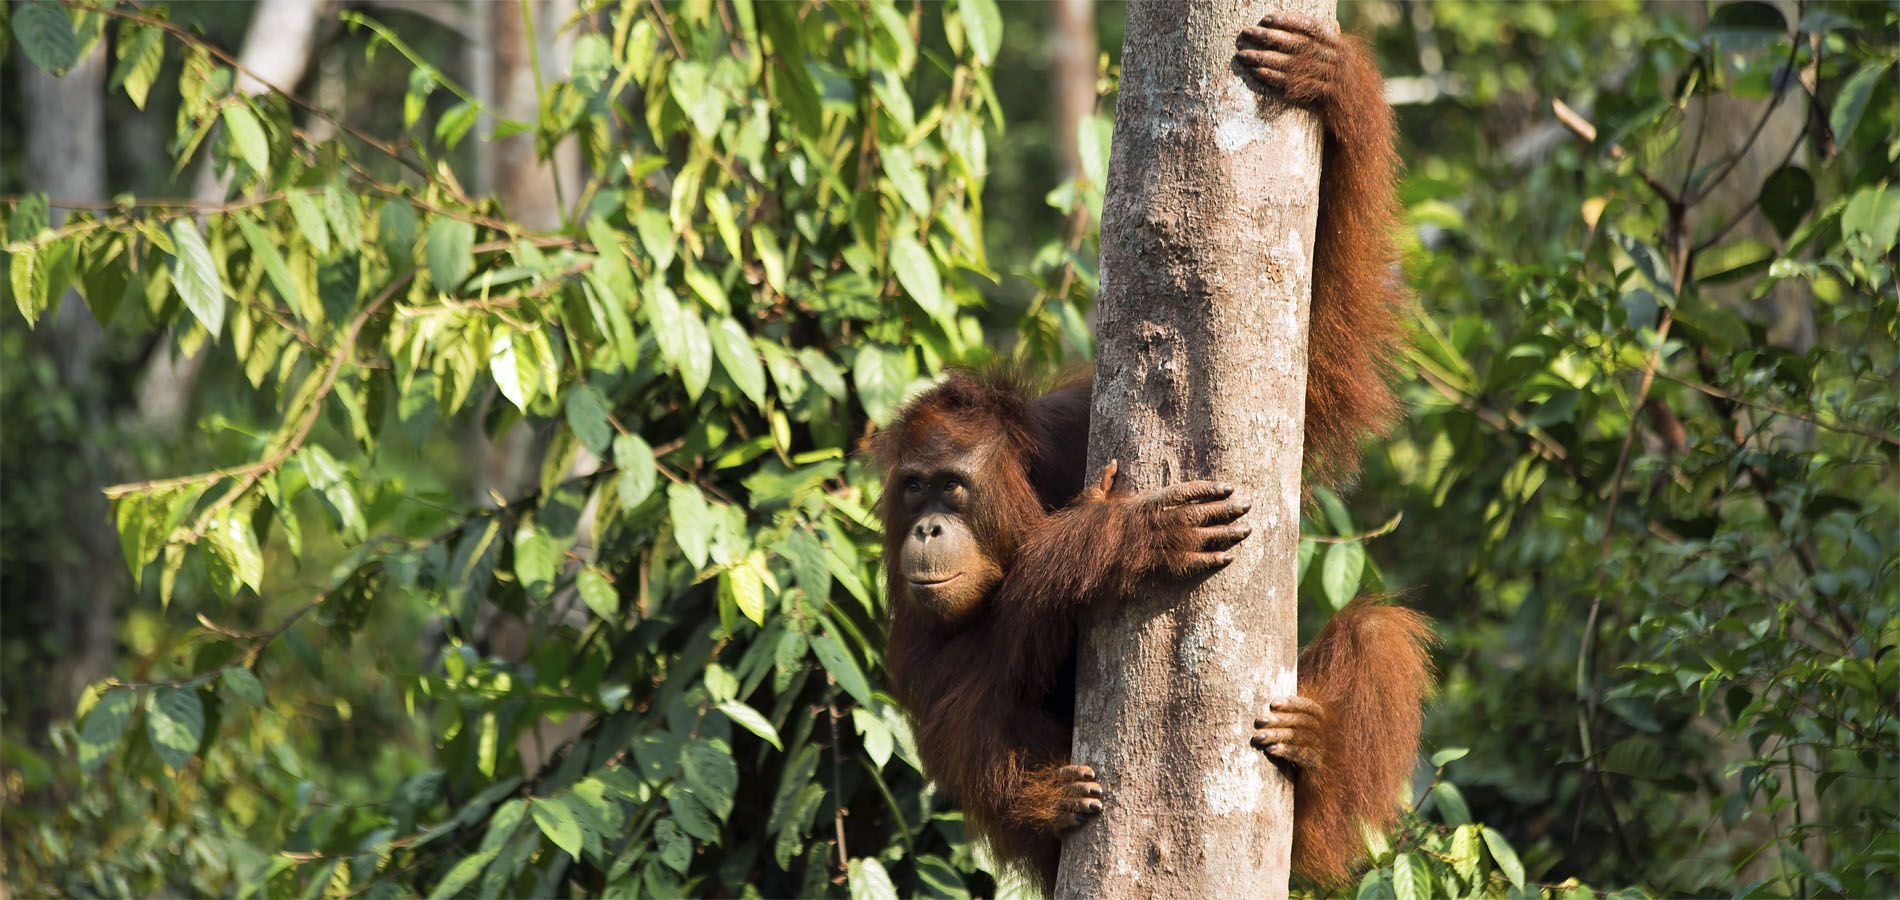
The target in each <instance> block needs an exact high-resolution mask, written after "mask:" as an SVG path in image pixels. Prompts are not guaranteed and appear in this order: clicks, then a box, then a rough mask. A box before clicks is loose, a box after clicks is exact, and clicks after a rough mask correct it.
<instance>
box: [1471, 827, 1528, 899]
mask: <svg viewBox="0 0 1900 900" xmlns="http://www.w3.org/2000/svg"><path fill="white" fill-rule="evenodd" d="M1481 833H1482V834H1483V835H1484V846H1485V847H1486V848H1487V849H1489V850H1490V851H1491V858H1492V859H1493V860H1496V861H1497V864H1498V868H1499V869H1502V870H1504V877H1506V878H1509V879H1511V884H1513V885H1516V886H1518V887H1523V886H1524V864H1523V863H1521V862H1518V859H1517V851H1516V850H1513V849H1511V842H1510V841H1507V840H1505V839H1504V835H1502V834H1499V833H1498V832H1497V830H1496V829H1494V828H1492V827H1490V826H1489V825H1486V826H1484V828H1483V830H1482V832H1481Z"/></svg>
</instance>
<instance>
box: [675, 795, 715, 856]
mask: <svg viewBox="0 0 1900 900" xmlns="http://www.w3.org/2000/svg"><path fill="white" fill-rule="evenodd" d="M666 808H667V811H668V812H671V813H672V814H673V821H675V822H678V823H679V826H680V830H682V831H684V832H686V833H687V834H690V835H692V836H693V837H695V838H698V839H699V840H701V841H704V842H706V843H708V844H716V843H718V842H719V824H718V823H717V822H714V821H713V815H712V812H711V811H709V810H707V809H706V804H704V803H701V802H699V800H698V799H697V798H695V797H694V796H693V793H692V792H691V791H688V790H687V789H686V788H685V787H684V786H679V785H676V786H674V788H673V789H672V790H670V791H668V792H667V793H666Z"/></svg>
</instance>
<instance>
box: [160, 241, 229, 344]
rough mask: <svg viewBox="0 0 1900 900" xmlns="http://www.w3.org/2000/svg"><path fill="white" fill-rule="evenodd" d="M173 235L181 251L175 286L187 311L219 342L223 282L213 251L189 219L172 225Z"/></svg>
mask: <svg viewBox="0 0 1900 900" xmlns="http://www.w3.org/2000/svg"><path fill="white" fill-rule="evenodd" d="M171 235H172V242H173V244H174V246H176V247H177V250H178V255H177V256H175V257H173V261H174V263H175V265H174V266H173V268H172V283H173V284H176V285H177V286H178V294H179V296H180V297H181V298H183V299H184V301H185V307H186V308H187V309H190V310H191V314H192V315H194V316H196V317H198V323H199V324H201V325H203V326H204V327H205V330H206V331H208V332H211V336H212V337H213V338H216V337H217V336H218V332H219V331H221V330H223V328H224V282H223V281H222V280H220V279H219V277H218V266H217V263H215V262H213V261H212V259H211V248H210V247H207V246H205V239H204V235H202V234H199V233H198V226H197V224H196V223H194V222H192V220H191V217H189V216H186V217H184V218H181V219H176V220H174V221H173V222H172V227H171Z"/></svg>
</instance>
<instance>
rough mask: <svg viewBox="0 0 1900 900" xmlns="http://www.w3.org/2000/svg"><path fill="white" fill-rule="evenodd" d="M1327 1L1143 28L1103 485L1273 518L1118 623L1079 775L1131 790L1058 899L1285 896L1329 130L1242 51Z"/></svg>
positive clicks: (1092, 669)
mask: <svg viewBox="0 0 1900 900" xmlns="http://www.w3.org/2000/svg"><path fill="white" fill-rule="evenodd" d="M1269 11H1275V12H1282V11H1284V12H1305V13H1309V14H1313V15H1319V16H1330V15H1331V13H1332V5H1331V4H1330V3H1328V2H1324V0H1284V2H1276V3H1271V4H1264V5H1263V4H1258V3H1242V2H1238V0H1203V2H1196V3H1190V4H1182V3H1172V2H1167V0H1141V2H1131V3H1130V4H1129V5H1128V20H1127V31H1126V38H1125V41H1124V44H1123V46H1122V78H1121V92H1120V96H1119V98H1118V100H1117V103H1116V107H1115V141H1114V151H1113V154H1112V157H1111V159H1110V163H1109V175H1108V196H1107V202H1106V204H1105V206H1104V209H1103V214H1102V290H1101V299H1100V301H1099V304H1098V311H1099V315H1100V323H1101V324H1100V329H1099V330H1100V335H1099V338H1098V348H1097V356H1096V363H1095V397H1094V409H1093V418H1092V422H1093V425H1092V427H1091V430H1090V433H1089V461H1090V466H1091V469H1090V471H1091V472H1095V471H1099V469H1100V467H1101V466H1102V465H1104V464H1106V463H1107V462H1108V461H1109V460H1110V459H1116V460H1119V461H1120V464H1121V472H1122V473H1123V477H1124V479H1125V481H1124V483H1123V484H1124V486H1125V487H1126V488H1128V489H1130V490H1136V491H1142V490H1149V489H1152V488H1156V487H1160V486H1162V485H1165V484H1171V483H1174V482H1179V481H1183V480H1190V479H1199V478H1208V479H1218V480H1222V481H1228V482H1231V483H1233V484H1236V485H1238V486H1240V488H1241V490H1242V492H1244V493H1245V495H1246V496H1247V497H1248V498H1249V499H1251V500H1252V501H1253V510H1252V512H1250V513H1249V514H1248V516H1247V518H1246V519H1245V520H1243V521H1246V522H1247V523H1249V524H1250V525H1252V527H1253V530H1254V533H1253V536H1252V537H1251V538H1249V539H1248V540H1246V541H1243V542H1242V543H1241V544H1240V545H1239V546H1238V547H1237V548H1236V551H1235V560H1234V562H1233V564H1232V565H1230V566H1229V567H1228V568H1227V569H1226V570H1224V571H1222V572H1220V573H1218V574H1216V575H1214V576H1213V577H1211V578H1209V579H1207V580H1206V581H1204V582H1202V583H1200V584H1198V585H1190V586H1187V587H1183V588H1174V587H1164V588H1157V589H1155V590H1153V591H1151V592H1149V593H1148V594H1147V595H1146V596H1143V597H1140V598H1136V599H1134V600H1133V601H1131V602H1129V603H1126V604H1123V605H1120V606H1118V607H1113V608H1105V609H1100V610H1097V611H1096V612H1095V613H1094V614H1093V616H1092V618H1091V620H1090V621H1088V622H1086V623H1085V625H1084V628H1083V634H1082V640H1081V651H1080V653H1081V656H1080V664H1079V667H1078V670H1077V679H1078V685H1077V688H1078V689H1077V697H1076V701H1077V702H1076V732H1075V745H1074V757H1073V758H1074V759H1075V761H1076V762H1079V763H1086V764H1089V765H1092V766H1094V767H1095V769H1096V772H1097V773H1098V775H1099V776H1100V778H1101V781H1102V784H1103V786H1104V788H1105V789H1106V791H1107V794H1108V796H1107V799H1106V803H1105V805H1106V809H1105V810H1104V812H1103V814H1102V816H1101V819H1100V820H1099V821H1097V822H1095V823H1093V824H1090V825H1086V826H1084V827H1082V828H1080V829H1078V830H1077V831H1075V832H1074V833H1073V834H1072V835H1071V836H1070V837H1069V839H1068V842H1067V844H1066V846H1065V847H1064V852H1063V855H1062V869H1061V874H1060V877H1059V879H1058V881H1057V894H1058V895H1059V896H1067V897H1110V898H1114V897H1133V896H1142V897H1208V896H1229V895H1234V894H1236V893H1241V894H1247V895H1252V896H1284V895H1285V893H1286V890H1287V878H1288V865H1289V855H1290V851H1291V845H1292V822H1293V819H1292V813H1293V792H1292V787H1291V785H1290V784H1289V783H1288V782H1287V780H1286V779H1285V778H1284V777H1283V776H1281V775H1280V773H1279V772H1278V770H1276V769H1275V768H1274V766H1273V765H1272V764H1271V763H1270V762H1268V761H1267V759H1266V758H1265V757H1264V756H1263V755H1262V754H1261V753H1260V752H1259V751H1258V750H1255V749H1254V748H1253V747H1252V746H1250V745H1249V743H1248V739H1249V738H1250V737H1251V735H1252V731H1253V720H1254V718H1255V717H1256V716H1257V715H1259V714H1260V713H1261V712H1262V711H1263V710H1264V709H1265V708H1266V703H1267V701H1268V700H1269V699H1271V698H1274V697H1279V696H1290V695H1292V694H1293V693H1294V692H1295V673H1294V660H1295V657H1296V653H1297V644H1298V610H1297V608H1296V597H1295V587H1296V585H1295V578H1294V575H1295V571H1296V557H1297V553H1298V548H1299V512H1300V502H1301V491H1300V448H1301V423H1302V416H1303V412H1304V406H1305V394H1306V326H1307V306H1308V302H1309V299H1310V295H1311V291H1312V272H1311V267H1312V250H1313V238H1314V225H1315V217H1316V215H1317V210H1318V205H1317V194H1318V187H1319V165H1320V131H1319V126H1318V122H1317V120H1316V119H1315V118H1314V117H1313V116H1312V115H1310V114H1309V113H1307V112H1304V111H1301V110H1296V109H1292V108H1290V107H1287V106H1286V105H1284V104H1282V103H1280V102H1279V101H1278V100H1277V99H1272V98H1268V97H1266V96H1264V95H1262V94H1260V93H1257V92H1256V91H1255V90H1254V89H1253V87H1252V85H1251V83H1250V81H1249V80H1247V79H1246V78H1245V77H1244V76H1243V75H1242V74H1241V72H1240V70H1239V69H1238V68H1237V67H1236V66H1235V65H1234V64H1233V61H1232V58H1233V54H1234V50H1235V37H1236V35H1237V34H1238V33H1239V31H1240V29H1241V28H1243V27H1245V26H1248V25H1252V24H1254V23H1256V22H1257V21H1258V20H1259V18H1260V16H1261V15H1262V14H1264V13H1266V12H1269Z"/></svg>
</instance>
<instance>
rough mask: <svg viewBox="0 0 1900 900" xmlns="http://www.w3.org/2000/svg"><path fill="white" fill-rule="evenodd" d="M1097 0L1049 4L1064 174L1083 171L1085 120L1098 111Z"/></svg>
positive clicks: (1058, 150) (1058, 140)
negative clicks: (1082, 140)
mask: <svg viewBox="0 0 1900 900" xmlns="http://www.w3.org/2000/svg"><path fill="white" fill-rule="evenodd" d="M1098 52H1099V51H1098V50H1097V47H1096V43H1095V0H1056V2H1054V3H1052V4H1050V7H1049V56H1050V60H1051V64H1050V68H1052V69H1054V70H1055V71H1054V72H1053V73H1052V74H1053V75H1054V76H1055V77H1054V78H1053V79H1052V83H1053V84H1054V93H1055V112H1056V156H1057V157H1058V161H1059V162H1061V163H1062V174H1063V176H1064V177H1073V176H1075V175H1076V174H1077V173H1079V172H1081V171H1082V153H1081V150H1080V149H1079V146H1080V143H1081V136H1080V135H1079V134H1078V132H1079V131H1080V130H1081V128H1082V120H1084V119H1086V118H1088V117H1089V116H1090V115H1091V114H1093V113H1094V112H1095V60H1096V56H1097V54H1098Z"/></svg>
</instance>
